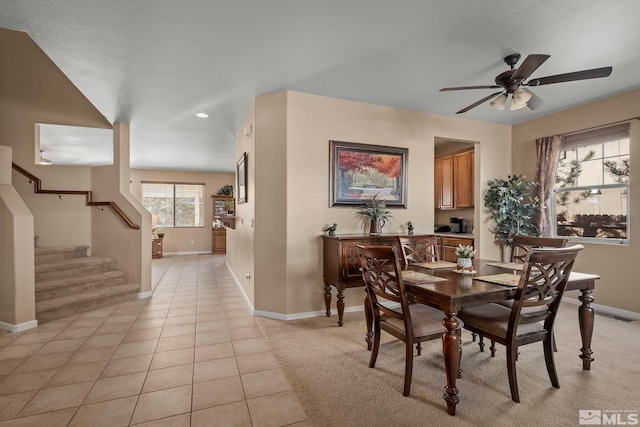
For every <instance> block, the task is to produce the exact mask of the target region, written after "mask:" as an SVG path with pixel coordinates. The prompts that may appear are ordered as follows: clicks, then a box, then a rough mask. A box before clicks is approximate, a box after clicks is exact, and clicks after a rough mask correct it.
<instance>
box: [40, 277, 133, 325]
mask: <svg viewBox="0 0 640 427" xmlns="http://www.w3.org/2000/svg"><path fill="white" fill-rule="evenodd" d="M139 289H140V285H137V284H126V285H118V286H110V287H108V288H102V289H98V290H94V291H89V292H83V293H81V294H76V295H68V296H64V297H59V298H53V299H48V300H45V301H39V302H36V319H37V320H38V322H39V323H44V322H49V321H51V320H55V319H60V318H63V317H66V316H71V315H74V314H78V313H82V312H85V311H90V310H95V309H97V308H101V307H106V306H108V305H111V304H115V303H119V302H124V301H129V300H132V299H135V298H136V296H137V293H138V290H139Z"/></svg>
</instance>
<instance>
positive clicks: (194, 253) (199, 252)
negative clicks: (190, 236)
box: [162, 251, 211, 256]
mask: <svg viewBox="0 0 640 427" xmlns="http://www.w3.org/2000/svg"><path fill="white" fill-rule="evenodd" d="M162 255H163V256H167V255H211V251H189V252H164V253H163V254H162Z"/></svg>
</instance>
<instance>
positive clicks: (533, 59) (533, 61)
mask: <svg viewBox="0 0 640 427" xmlns="http://www.w3.org/2000/svg"><path fill="white" fill-rule="evenodd" d="M550 57H551V55H541V54H533V55H529V56H527V57H526V58H525V60H524V62H523V63H522V64H521V65H520V67H518V69H517V70H516V72H515V73H513V76H511V80H518V79H520V80H526V79H527V78H528V77H529V76H530V75H531V74H533V72H534V71H535V70H537V69H538V67H540V66H541V65H542V64H543V63H544V61H546V60H547V59H549V58H550Z"/></svg>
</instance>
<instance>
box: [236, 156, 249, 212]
mask: <svg viewBox="0 0 640 427" xmlns="http://www.w3.org/2000/svg"><path fill="white" fill-rule="evenodd" d="M236 188H237V189H238V196H237V197H236V202H237V203H239V204H242V203H247V153H246V151H245V152H244V153H242V156H240V159H238V163H237V167H236Z"/></svg>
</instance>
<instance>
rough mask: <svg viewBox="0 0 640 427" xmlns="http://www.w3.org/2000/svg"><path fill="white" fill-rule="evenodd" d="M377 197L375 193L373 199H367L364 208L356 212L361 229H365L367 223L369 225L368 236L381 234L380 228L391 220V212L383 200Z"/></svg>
mask: <svg viewBox="0 0 640 427" xmlns="http://www.w3.org/2000/svg"><path fill="white" fill-rule="evenodd" d="M378 195H379V193H376V195H374V196H373V197H369V198H368V199H367V200H366V201H365V203H364V206H362V207H360V208H358V210H357V211H356V215H357V216H358V217H359V218H360V219H362V229H365V227H366V225H367V223H369V224H370V229H369V235H370V236H379V235H380V234H382V227H384V226H385V224H386V223H387V221H390V220H391V219H393V216H392V215H391V211H390V210H388V209H387V204H386V203H385V201H384V200H383V199H378Z"/></svg>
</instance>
